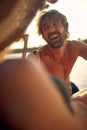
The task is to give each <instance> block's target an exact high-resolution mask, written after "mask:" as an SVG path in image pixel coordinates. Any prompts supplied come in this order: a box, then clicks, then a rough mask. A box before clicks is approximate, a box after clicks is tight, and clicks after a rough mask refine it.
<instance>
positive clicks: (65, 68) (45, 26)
mask: <svg viewBox="0 0 87 130" xmlns="http://www.w3.org/2000/svg"><path fill="white" fill-rule="evenodd" d="M37 26H38V33H39V34H40V35H42V37H43V38H44V40H45V41H46V42H47V45H45V46H43V47H41V48H40V49H39V50H38V51H34V52H33V53H31V54H35V55H36V56H37V57H39V58H40V59H41V61H42V62H43V63H44V65H45V66H46V67H47V69H48V71H49V72H50V73H51V74H53V75H56V76H58V77H60V78H62V79H64V81H65V83H66V86H67V88H68V90H69V91H70V94H72V87H71V85H70V81H69V74H70V72H71V70H72V67H73V65H74V63H75V61H76V59H77V57H78V56H81V57H83V58H84V59H86V60H87V45H86V44H84V43H81V42H79V41H74V40H72V41H69V40H68V38H69V32H68V26H69V24H68V21H67V18H66V16H65V15H63V14H62V13H60V12H58V11H57V10H49V11H47V12H43V13H42V14H41V16H40V18H39V21H38V24H37ZM31 54H30V55H31ZM30 55H29V56H30Z"/></svg>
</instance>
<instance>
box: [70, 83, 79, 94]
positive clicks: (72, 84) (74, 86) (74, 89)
mask: <svg viewBox="0 0 87 130" xmlns="http://www.w3.org/2000/svg"><path fill="white" fill-rule="evenodd" d="M70 85H71V87H72V94H74V93H76V92H78V91H79V88H78V87H77V86H76V84H75V83H73V82H70Z"/></svg>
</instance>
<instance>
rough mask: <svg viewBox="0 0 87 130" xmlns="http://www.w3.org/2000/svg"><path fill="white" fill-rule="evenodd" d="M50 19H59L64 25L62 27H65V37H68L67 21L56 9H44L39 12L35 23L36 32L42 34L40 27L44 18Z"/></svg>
mask: <svg viewBox="0 0 87 130" xmlns="http://www.w3.org/2000/svg"><path fill="white" fill-rule="evenodd" d="M50 19H55V20H57V21H58V20H59V21H61V23H62V25H63V26H64V28H65V29H66V37H65V38H69V35H70V33H69V32H68V26H69V24H68V22H67V18H66V16H65V15H63V14H62V13H60V12H59V11H57V10H49V11H47V12H46V11H44V12H42V13H41V15H40V17H39V20H38V23H37V28H38V34H39V35H42V34H43V32H42V28H43V22H44V21H45V20H50Z"/></svg>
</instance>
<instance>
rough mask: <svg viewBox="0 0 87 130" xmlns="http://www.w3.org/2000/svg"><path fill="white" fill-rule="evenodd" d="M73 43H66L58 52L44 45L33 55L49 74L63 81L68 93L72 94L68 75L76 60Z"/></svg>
mask: <svg viewBox="0 0 87 130" xmlns="http://www.w3.org/2000/svg"><path fill="white" fill-rule="evenodd" d="M73 43H74V41H67V42H66V43H65V45H63V46H62V47H61V49H60V50H58V49H53V48H50V47H49V46H48V45H46V46H44V47H43V48H41V49H40V50H39V51H37V52H36V53H35V55H36V56H37V57H39V58H40V59H41V61H42V62H43V63H44V65H45V66H46V68H47V69H48V71H49V72H50V73H52V74H54V75H56V76H58V77H60V78H62V79H64V81H65V83H66V86H67V88H68V89H69V91H70V93H72V88H71V86H70V81H69V74H70V72H71V69H72V67H73V64H74V62H75V61H76V59H77V54H76V53H75V49H74V48H75V46H73Z"/></svg>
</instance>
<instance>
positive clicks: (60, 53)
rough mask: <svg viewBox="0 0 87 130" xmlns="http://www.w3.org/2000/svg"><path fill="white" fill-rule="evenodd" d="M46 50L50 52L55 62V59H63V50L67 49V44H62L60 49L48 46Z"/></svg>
mask: <svg viewBox="0 0 87 130" xmlns="http://www.w3.org/2000/svg"><path fill="white" fill-rule="evenodd" d="M47 46H48V49H49V51H50V53H51V54H52V56H53V57H54V58H55V59H56V60H57V59H61V58H63V56H64V54H65V50H66V47H67V42H64V44H63V46H61V47H60V48H56V49H55V48H52V47H50V46H49V45H47Z"/></svg>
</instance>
